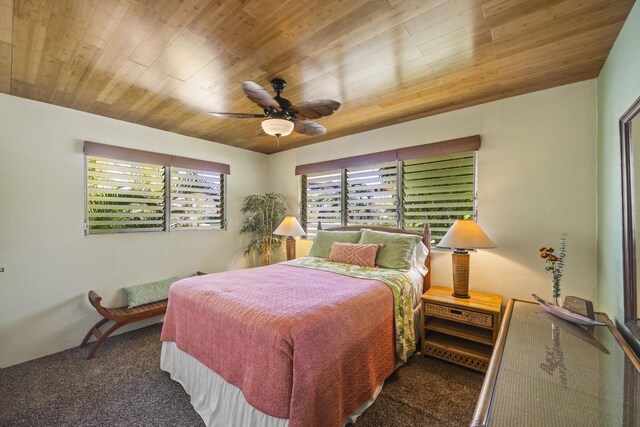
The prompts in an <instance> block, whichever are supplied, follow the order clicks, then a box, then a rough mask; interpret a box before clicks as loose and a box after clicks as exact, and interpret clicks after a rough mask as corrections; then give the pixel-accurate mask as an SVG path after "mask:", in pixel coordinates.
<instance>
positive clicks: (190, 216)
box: [170, 167, 225, 230]
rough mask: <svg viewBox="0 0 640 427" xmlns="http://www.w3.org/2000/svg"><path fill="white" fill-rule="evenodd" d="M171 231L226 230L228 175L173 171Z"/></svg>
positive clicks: (189, 170)
mask: <svg viewBox="0 0 640 427" xmlns="http://www.w3.org/2000/svg"><path fill="white" fill-rule="evenodd" d="M170 216H171V229H173V230H194V229H205V228H210V229H216V228H224V222H225V218H224V174H217V173H213V172H206V171H197V170H193V169H186V168H179V167H172V168H171V215H170Z"/></svg>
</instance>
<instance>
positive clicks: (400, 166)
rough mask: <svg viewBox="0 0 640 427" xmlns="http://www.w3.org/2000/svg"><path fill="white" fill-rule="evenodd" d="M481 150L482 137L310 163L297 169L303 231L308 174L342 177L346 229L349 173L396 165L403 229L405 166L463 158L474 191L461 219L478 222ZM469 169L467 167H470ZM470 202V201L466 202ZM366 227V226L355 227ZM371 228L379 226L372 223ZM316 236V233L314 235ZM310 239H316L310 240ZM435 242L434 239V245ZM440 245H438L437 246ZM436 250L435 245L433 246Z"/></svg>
mask: <svg viewBox="0 0 640 427" xmlns="http://www.w3.org/2000/svg"><path fill="white" fill-rule="evenodd" d="M479 149H480V137H479V136H478V135H474V136H469V137H464V138H458V139H453V140H448V141H441V142H436V143H431V144H423V145H418V146H413V147H407V148H401V149H398V150H389V151H384V152H379V153H372V154H365V155H361V156H354V157H349V158H343V159H337V160H330V161H324V162H318V163H311V164H306V165H299V166H296V175H301V180H300V186H301V188H300V192H299V194H300V196H301V201H300V219H301V224H302V227H303V228H304V229H305V231H306V230H308V228H309V221H308V219H309V218H308V215H307V214H308V206H307V185H308V184H307V175H309V174H313V175H316V174H321V173H323V172H329V171H333V172H337V173H341V174H342V176H343V180H342V185H341V191H340V198H341V208H342V209H341V211H340V222H341V224H342V225H343V226H345V225H349V224H348V214H347V206H346V205H347V198H348V194H347V191H346V190H347V183H346V173H347V169H349V168H354V167H356V168H362V167H371V168H376V167H382V166H384V165H385V164H388V163H391V162H390V160H395V162H396V219H397V221H396V227H398V228H403V226H404V225H405V224H404V217H405V212H404V211H405V200H404V192H405V184H404V172H405V170H404V168H405V162H407V161H410V162H413V161H425V162H427V161H429V160H430V159H433V160H434V161H435V160H436V159H437V158H439V157H444V156H454V155H460V156H461V157H468V156H469V155H472V156H473V190H472V198H473V200H472V202H471V206H472V214H471V215H469V214H468V213H463V214H461V215H460V217H461V218H468V217H469V216H471V217H472V218H473V219H475V220H477V218H478V154H477V153H478V151H479ZM467 168H468V166H467ZM467 200H468V199H467ZM354 225H361V226H363V227H366V225H365V224H354ZM370 225H371V226H376V225H377V224H375V223H372V224H370ZM312 234H313V233H312ZM310 238H313V236H311V237H310ZM434 240H435V239H432V242H433V241H434ZM435 244H437V242H435ZM432 246H434V244H432Z"/></svg>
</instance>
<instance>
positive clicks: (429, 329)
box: [420, 286, 502, 372]
mask: <svg viewBox="0 0 640 427" xmlns="http://www.w3.org/2000/svg"><path fill="white" fill-rule="evenodd" d="M421 300H422V306H421V310H420V320H421V334H422V354H423V355H424V356H433V357H437V358H440V359H444V360H447V361H449V362H453V363H457V364H458V365H462V366H466V367H467V368H471V369H475V370H477V371H482V372H486V370H487V367H488V366H489V359H490V358H491V352H492V350H493V345H494V344H495V342H496V339H497V337H498V328H499V326H500V311H501V308H502V297H501V296H499V295H492V294H483V293H480V292H470V298H469V299H459V298H456V297H454V296H453V295H452V294H451V288H445V287H442V286H434V287H432V288H431V289H429V290H428V291H427V292H425V293H424V295H422V298H421Z"/></svg>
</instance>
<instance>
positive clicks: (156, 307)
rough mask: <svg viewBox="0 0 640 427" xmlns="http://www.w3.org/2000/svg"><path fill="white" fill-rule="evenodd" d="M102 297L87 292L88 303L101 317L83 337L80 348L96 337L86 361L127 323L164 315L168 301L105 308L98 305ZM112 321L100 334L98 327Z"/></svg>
mask: <svg viewBox="0 0 640 427" xmlns="http://www.w3.org/2000/svg"><path fill="white" fill-rule="evenodd" d="M101 300H102V297H101V296H100V295H98V294H97V293H95V292H94V291H90V292H89V302H90V303H91V305H92V306H93V307H94V308H95V309H96V311H97V312H98V313H99V314H100V315H101V316H102V317H103V319H102V320H100V321H99V322H98V323H96V324H95V325H94V326H93V327H92V328H91V329H89V332H87V335H85V337H84V339H83V340H82V343H81V344H80V347H84V346H86V345H87V343H88V342H89V338H91V336H92V335H93V336H95V337H96V342H95V344H94V345H93V347H92V348H91V351H90V352H89V355H88V356H87V359H92V358H93V357H94V356H95V355H96V351H97V350H98V347H100V345H101V344H102V343H103V342H104V340H105V339H107V337H109V335H111V334H112V333H113V332H115V330H116V329H118V328H120V327H122V326H124V325H127V324H129V323H133V322H137V321H138V320H143V319H149V318H151V317H154V316H159V315H161V314H164V313H166V311H167V303H168V301H169V300H163V301H158V302H152V303H150V304H144V305H140V306H138V307H133V308H128V307H120V308H106V307H102V305H100V301H101ZM110 320H112V321H113V322H115V323H114V324H113V325H111V327H110V328H109V329H107V330H106V332H104V333H102V332H100V327H101V326H102V325H104V324H105V323H107V322H108V321H110Z"/></svg>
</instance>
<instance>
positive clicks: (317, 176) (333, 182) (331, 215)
mask: <svg viewBox="0 0 640 427" xmlns="http://www.w3.org/2000/svg"><path fill="white" fill-rule="evenodd" d="M303 192H304V193H303V204H306V207H307V210H306V213H307V216H306V231H307V237H309V238H313V237H315V235H316V233H317V231H318V221H320V222H322V225H323V227H339V226H340V225H342V173H341V171H330V172H319V173H314V174H309V175H307V176H306V186H305V187H303Z"/></svg>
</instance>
